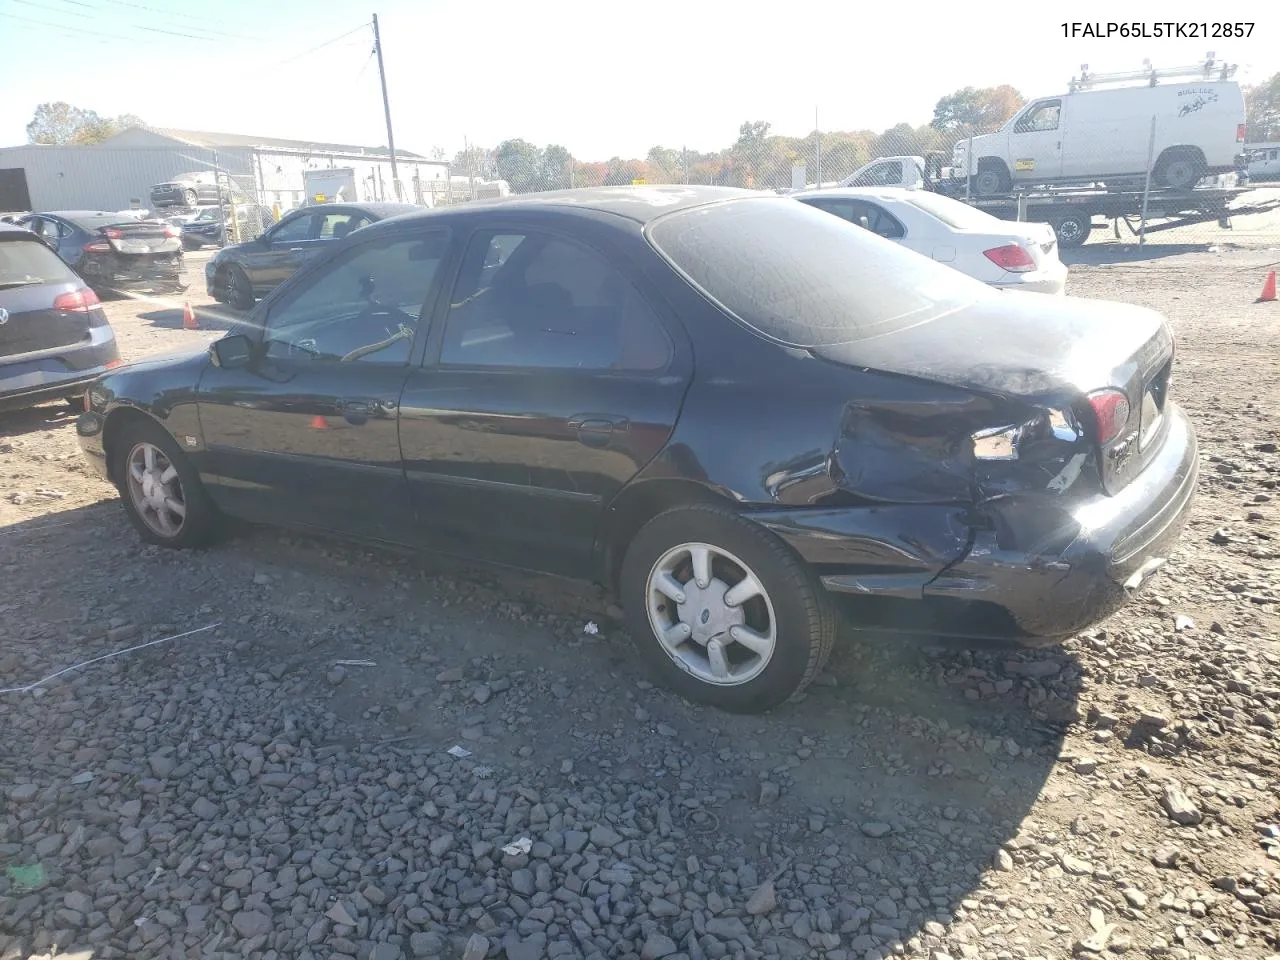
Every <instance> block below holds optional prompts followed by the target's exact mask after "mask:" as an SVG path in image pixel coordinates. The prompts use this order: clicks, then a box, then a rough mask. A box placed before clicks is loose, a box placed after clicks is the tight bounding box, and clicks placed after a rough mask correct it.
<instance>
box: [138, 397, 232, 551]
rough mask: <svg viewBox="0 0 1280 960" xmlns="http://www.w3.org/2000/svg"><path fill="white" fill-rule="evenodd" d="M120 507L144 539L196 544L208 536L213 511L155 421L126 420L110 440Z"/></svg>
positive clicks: (179, 453)
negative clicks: (114, 461) (114, 458)
mask: <svg viewBox="0 0 1280 960" xmlns="http://www.w3.org/2000/svg"><path fill="white" fill-rule="evenodd" d="M113 447H114V450H113V454H114V456H115V457H116V458H117V460H116V464H115V469H114V471H113V473H114V475H115V477H116V478H117V483H118V486H119V489H120V496H121V499H122V500H123V501H124V509H125V513H126V514H128V516H129V520H130V522H131V523H132V524H133V525H134V527H135V528H136V529H137V531H138V533H139V534H141V535H142V539H144V540H146V541H147V542H148V543H154V544H157V545H158V546H162V547H175V548H184V547H199V546H203V545H205V544H206V543H208V542H209V541H210V540H212V539H213V535H214V532H215V527H216V521H217V511H216V509H215V507H214V506H213V502H212V501H211V500H210V499H209V495H208V494H207V493H206V492H205V489H204V485H203V484H202V483H201V482H200V477H199V475H198V474H197V473H196V471H195V468H194V467H193V466H192V465H191V462H190V461H189V460H188V459H187V458H186V457H185V456H184V455H183V453H182V451H181V450H179V449H178V444H177V443H176V442H175V441H174V439H173V437H171V436H170V435H169V434H168V433H167V432H166V431H165V430H164V429H163V428H162V427H160V426H159V425H158V424H155V423H152V422H149V421H141V420H138V421H136V422H134V423H130V424H127V425H126V426H125V427H124V428H123V431H122V433H121V435H120V436H119V437H118V438H117V439H116V442H115V443H114V444H113Z"/></svg>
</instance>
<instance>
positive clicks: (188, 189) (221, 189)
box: [151, 170, 231, 207]
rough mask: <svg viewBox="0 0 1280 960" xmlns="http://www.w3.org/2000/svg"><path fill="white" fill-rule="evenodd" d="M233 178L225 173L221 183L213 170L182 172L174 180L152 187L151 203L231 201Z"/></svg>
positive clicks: (188, 204) (177, 204) (174, 204)
mask: <svg viewBox="0 0 1280 960" xmlns="http://www.w3.org/2000/svg"><path fill="white" fill-rule="evenodd" d="M230 202H231V180H230V178H229V177H228V176H227V175H226V174H225V173H224V174H222V176H221V183H219V177H218V175H217V174H216V173H215V172H214V171H212V170H197V171H194V172H192V173H180V174H178V175H177V176H176V177H174V178H173V179H172V180H166V181H165V182H164V183H157V184H156V185H155V186H153V187H152V188H151V205H152V206H155V207H194V206H196V205H197V204H200V203H230Z"/></svg>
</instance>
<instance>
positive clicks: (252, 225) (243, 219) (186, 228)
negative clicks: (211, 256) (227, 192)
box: [182, 204, 275, 250]
mask: <svg viewBox="0 0 1280 960" xmlns="http://www.w3.org/2000/svg"><path fill="white" fill-rule="evenodd" d="M235 210H236V222H237V223H238V224H239V227H240V235H241V236H242V237H244V236H248V237H257V236H260V235H261V234H262V233H263V232H264V231H265V230H267V229H268V228H269V227H270V226H271V224H272V223H274V222H275V220H274V218H273V217H272V216H271V211H270V210H268V209H267V208H266V207H262V206H258V205H256V204H253V205H247V204H246V205H237V206H236V208H235ZM230 219H231V208H230V207H206V208H205V209H203V210H201V211H200V212H199V213H198V214H196V216H195V217H193V218H191V219H190V220H187V221H185V222H183V224H182V246H183V249H185V250H199V249H200V248H201V247H203V246H205V245H206V244H210V245H213V246H219V247H220V246H222V245H223V244H224V243H226V242H227V240H228V239H229V237H228V235H227V224H228V222H229V221H230Z"/></svg>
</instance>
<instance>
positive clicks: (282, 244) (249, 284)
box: [204, 203, 422, 310]
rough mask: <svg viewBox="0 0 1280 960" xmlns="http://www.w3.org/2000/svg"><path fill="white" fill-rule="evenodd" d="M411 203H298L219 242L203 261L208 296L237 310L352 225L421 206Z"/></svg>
mask: <svg viewBox="0 0 1280 960" xmlns="http://www.w3.org/2000/svg"><path fill="white" fill-rule="evenodd" d="M421 209H422V208H421V207H416V206H414V205H413V204H410V203H325V204H316V205H315V206H310V207H300V208H299V209H297V210H294V211H292V212H291V213H288V214H286V215H285V216H284V217H282V218H281V220H280V222H279V223H277V224H276V225H275V226H273V227H271V228H270V229H269V230H267V231H266V233H264V234H262V235H261V236H260V237H258V238H257V239H255V240H250V241H248V242H247V243H238V244H236V245H234V246H231V247H223V248H222V249H221V250H219V251H218V252H217V253H215V254H214V255H213V257H212V258H211V259H210V260H209V262H208V263H206V264H205V267H204V272H205V284H206V286H207V288H208V291H209V296H211V297H212V298H213V299H214V300H217V301H219V302H220V303H226V304H230V305H231V306H233V307H235V308H236V309H238V310H247V309H249V307H251V306H253V301H254V299H255V298H257V297H260V296H262V295H263V294H265V293H267V292H269V291H271V290H273V289H275V288H276V287H278V286H279V285H280V284H281V283H283V282H284V281H285V280H287V279H288V278H289V277H290V276H291V275H292V274H293V272H294V271H295V270H297V269H298V268H299V267H301V266H302V265H303V264H304V263H306V262H307V261H308V260H310V259H312V258H314V257H316V256H317V255H319V254H320V253H321V252H323V251H324V250H325V249H326V248H327V247H329V246H331V245H332V244H335V243H337V242H338V241H339V240H341V239H342V238H343V237H345V236H346V235H347V234H349V233H351V232H352V231H353V230H358V229H359V228H360V227H363V226H365V225H366V224H370V223H376V222H377V221H379V220H384V219H386V218H387V217H394V216H398V215H400V214H402V213H413V212H415V211H420V210H421Z"/></svg>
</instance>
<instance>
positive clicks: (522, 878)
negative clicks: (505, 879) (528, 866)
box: [511, 868, 535, 897]
mask: <svg viewBox="0 0 1280 960" xmlns="http://www.w3.org/2000/svg"><path fill="white" fill-rule="evenodd" d="M511 889H512V890H514V891H515V892H516V893H518V894H520V896H522V897H531V896H533V893H534V889H535V887H534V882H533V871H532V870H525V869H523V868H522V869H520V870H512V871H511Z"/></svg>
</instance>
